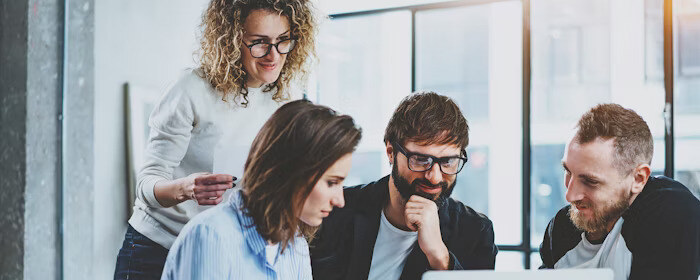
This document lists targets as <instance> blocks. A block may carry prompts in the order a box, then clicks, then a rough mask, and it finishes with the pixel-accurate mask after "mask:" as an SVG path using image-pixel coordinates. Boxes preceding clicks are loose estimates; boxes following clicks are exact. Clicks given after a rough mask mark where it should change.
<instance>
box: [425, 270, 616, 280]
mask: <svg viewBox="0 0 700 280" xmlns="http://www.w3.org/2000/svg"><path fill="white" fill-rule="evenodd" d="M481 279H483V280H487V279H488V280H561V279H566V280H590V279H595V280H613V271H612V269H609V268H596V269H543V270H525V271H493V270H459V271H428V272H426V273H424V274H423V280H481Z"/></svg>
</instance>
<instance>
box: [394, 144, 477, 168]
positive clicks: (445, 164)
mask: <svg viewBox="0 0 700 280" xmlns="http://www.w3.org/2000/svg"><path fill="white" fill-rule="evenodd" d="M392 145H393V146H394V147H396V149H397V150H398V151H399V152H400V153H402V154H404V155H405V156H406V160H407V161H408V169H410V170H411V171H415V172H424V171H428V170H430V169H432V168H433V164H435V163H437V164H438V166H440V171H442V173H445V174H447V175H455V174H457V173H459V172H460V171H462V168H464V165H465V164H466V163H467V161H468V160H469V159H468V158H467V151H465V150H462V151H461V154H462V156H458V157H440V158H439V157H434V156H431V155H425V154H420V153H414V152H410V151H407V150H406V149H405V148H404V147H402V146H401V145H399V144H398V143H396V142H393V143H392Z"/></svg>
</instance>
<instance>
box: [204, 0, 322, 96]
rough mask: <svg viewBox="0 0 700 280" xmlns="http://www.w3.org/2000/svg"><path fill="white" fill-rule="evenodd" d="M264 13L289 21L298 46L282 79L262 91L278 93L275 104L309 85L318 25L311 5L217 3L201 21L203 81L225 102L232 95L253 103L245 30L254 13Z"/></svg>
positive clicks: (275, 0)
mask: <svg viewBox="0 0 700 280" xmlns="http://www.w3.org/2000/svg"><path fill="white" fill-rule="evenodd" d="M259 9H262V10H267V11H272V12H275V13H278V14H280V15H284V16H285V17H287V19H289V26H290V29H291V30H290V32H291V36H292V37H293V38H295V39H296V41H297V43H296V45H295V47H294V49H293V50H292V51H291V52H290V53H289V54H287V60H286V62H285V63H284V66H282V72H281V73H280V76H279V78H278V79H277V80H276V81H275V82H274V83H271V84H269V85H267V86H266V87H265V88H264V89H263V90H264V91H266V92H267V91H270V90H272V89H275V88H276V89H277V92H276V93H275V94H274V95H273V96H272V99H273V100H275V101H283V100H288V99H289V97H290V95H289V91H290V86H291V84H292V83H294V82H298V83H300V84H301V85H303V84H304V83H306V80H307V77H308V73H309V63H308V62H309V61H312V60H313V58H315V57H316V47H315V45H316V43H315V38H316V33H318V31H317V30H318V20H317V19H316V17H317V16H316V11H315V8H314V7H313V4H312V3H311V1H310V0H212V1H211V2H210V3H209V7H208V8H207V10H206V12H205V13H204V15H203V16H202V25H201V26H202V28H203V31H202V35H201V39H200V43H201V49H200V53H199V56H200V65H201V68H202V71H203V72H204V78H205V79H206V80H207V81H208V82H209V83H210V84H211V86H212V87H214V88H215V89H216V90H217V91H219V92H221V94H222V99H223V100H228V99H227V96H228V95H232V96H233V100H236V102H237V103H240V104H241V105H243V106H245V105H246V104H247V101H248V92H247V90H246V88H245V81H246V77H247V74H246V72H245V70H244V68H243V53H242V52H241V48H243V47H244V45H243V42H242V41H241V40H242V39H241V38H242V37H243V33H244V30H243V24H244V23H245V20H246V18H247V17H248V15H249V14H250V12H251V11H253V10H259Z"/></svg>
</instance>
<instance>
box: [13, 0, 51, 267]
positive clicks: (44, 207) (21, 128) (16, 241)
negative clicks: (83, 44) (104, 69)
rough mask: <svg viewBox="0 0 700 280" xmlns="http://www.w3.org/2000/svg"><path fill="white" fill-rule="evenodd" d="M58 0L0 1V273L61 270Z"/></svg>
mask: <svg viewBox="0 0 700 280" xmlns="http://www.w3.org/2000/svg"><path fill="white" fill-rule="evenodd" d="M62 31H63V1H56V0H54V1H41V2H36V1H34V2H30V1H3V2H2V3H0V94H1V95H0V124H2V125H1V126H0V135H2V141H1V142H0V177H2V178H3V179H2V180H0V191H2V193H3V195H2V196H0V211H1V212H0V213H3V215H0V236H2V238H0V248H2V252H1V253H0V279H22V278H24V279H56V278H57V277H58V275H59V272H60V269H59V259H60V258H59V254H60V236H59V234H58V233H59V231H58V229H59V218H58V217H59V215H58V213H59V208H58V205H59V196H58V191H59V186H60V185H59V178H60V177H59V176H60V175H59V174H60V173H59V172H60V169H59V167H60V165H59V162H58V161H59V154H58V153H59V150H60V149H59V144H60V134H59V133H60V132H59V130H60V121H59V114H60V105H61V101H60V95H61V82H60V81H61V77H60V73H61V67H62V41H63V38H62Z"/></svg>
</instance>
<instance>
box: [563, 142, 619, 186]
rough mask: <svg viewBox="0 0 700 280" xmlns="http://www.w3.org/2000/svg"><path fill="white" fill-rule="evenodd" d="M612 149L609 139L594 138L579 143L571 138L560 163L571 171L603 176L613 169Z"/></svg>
mask: <svg viewBox="0 0 700 280" xmlns="http://www.w3.org/2000/svg"><path fill="white" fill-rule="evenodd" d="M613 149H614V148H613V145H612V143H611V140H603V139H596V140H594V141H591V142H588V143H585V144H581V143H579V142H578V141H576V140H575V139H572V141H570V142H569V143H568V144H567V145H566V149H565V151H564V157H563V158H562V164H563V165H564V166H565V167H566V168H567V169H568V170H569V171H571V172H572V173H578V174H587V175H589V176H591V177H598V178H604V177H607V176H609V174H608V173H609V171H611V170H614V167H613V152H614V150H613Z"/></svg>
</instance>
